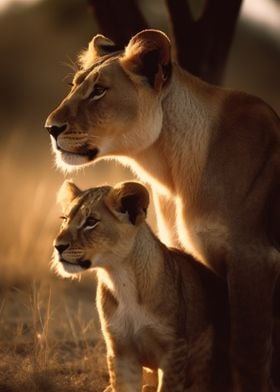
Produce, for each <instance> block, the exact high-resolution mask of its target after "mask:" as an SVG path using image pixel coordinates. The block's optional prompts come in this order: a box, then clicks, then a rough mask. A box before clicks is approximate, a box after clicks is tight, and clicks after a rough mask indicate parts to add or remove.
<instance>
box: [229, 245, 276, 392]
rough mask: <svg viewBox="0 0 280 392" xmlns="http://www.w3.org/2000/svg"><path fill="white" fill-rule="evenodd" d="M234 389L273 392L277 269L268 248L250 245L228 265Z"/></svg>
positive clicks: (235, 253)
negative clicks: (273, 336) (272, 354)
mask: <svg viewBox="0 0 280 392" xmlns="http://www.w3.org/2000/svg"><path fill="white" fill-rule="evenodd" d="M228 267H229V268H228V289H229V302H230V315H231V360H232V366H233V369H232V375H233V388H232V391H234V392H251V391H252V392H268V391H273V388H272V385H271V382H270V364H271V347H272V326H273V316H272V306H273V290H274V285H275V280H276V273H275V272H276V270H275V268H273V260H271V258H270V256H269V250H268V249H262V248H261V247H255V246H254V244H253V245H250V244H247V245H246V246H245V245H244V247H242V248H241V249H239V250H238V251H235V252H234V254H232V255H231V258H230V260H229V265H228Z"/></svg>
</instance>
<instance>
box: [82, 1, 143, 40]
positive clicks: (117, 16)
mask: <svg viewBox="0 0 280 392" xmlns="http://www.w3.org/2000/svg"><path fill="white" fill-rule="evenodd" d="M88 2H89V4H90V6H91V7H92V9H93V12H94V15H95V17H96V19H97V21H98V24H99V28H100V31H101V33H102V34H104V35H105V36H107V37H108V38H110V39H111V40H112V41H114V42H115V44H116V45H118V46H122V47H124V46H125V45H126V44H127V43H128V41H129V40H130V38H131V37H132V36H133V35H135V34H136V33H138V32H139V31H141V30H143V29H147V28H148V24H147V22H146V20H145V18H144V16H143V15H142V13H141V11H140V9H139V7H138V4H137V2H136V0H88Z"/></svg>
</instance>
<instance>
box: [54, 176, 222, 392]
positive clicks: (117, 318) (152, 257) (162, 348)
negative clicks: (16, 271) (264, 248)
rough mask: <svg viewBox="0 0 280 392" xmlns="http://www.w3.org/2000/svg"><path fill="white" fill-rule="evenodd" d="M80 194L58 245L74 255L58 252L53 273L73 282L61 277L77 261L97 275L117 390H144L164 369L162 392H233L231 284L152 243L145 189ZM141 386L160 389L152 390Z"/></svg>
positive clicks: (71, 202)
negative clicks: (145, 373) (146, 376)
mask: <svg viewBox="0 0 280 392" xmlns="http://www.w3.org/2000/svg"><path fill="white" fill-rule="evenodd" d="M77 189H78V188H77V187H76V186H74V184H72V183H66V185H64V186H63V190H62V191H61V192H60V195H61V197H60V200H62V206H63V210H64V211H66V219H67V220H66V223H64V224H63V225H62V228H61V232H60V234H59V235H58V237H57V239H56V240H55V243H54V244H55V246H56V247H57V249H59V246H61V245H68V247H67V249H66V250H64V251H63V252H58V251H56V252H55V260H54V266H55V268H56V269H57V270H58V271H59V272H60V274H62V275H63V276H65V275H64V272H63V270H65V271H66V273H67V275H68V274H69V273H71V271H70V270H69V264H68V263H67V262H70V263H72V265H75V268H76V270H73V273H79V272H81V271H83V268H82V267H81V266H79V262H80V261H81V260H90V262H91V265H90V266H88V267H87V269H88V268H89V269H91V268H93V269H96V270H97V278H98V288H97V299H96V301H97V309H98V313H99V316H100V320H101V326H102V332H103V335H104V338H105V341H106V345H107V357H108V368H109V372H110V380H111V390H112V391H117V392H137V391H140V390H141V387H142V370H143V367H148V368H150V369H151V370H153V371H159V385H158V387H157V389H156V390H157V391H160V392H167V391H169V392H177V391H178V392H184V391H186V390H188V391H192V392H209V391H212V390H213V391H221V392H225V390H226V388H227V383H228V382H229V380H228V378H227V377H228V374H227V370H228V369H227V352H226V347H227V328H228V326H227V317H228V315H227V296H226V286H225V284H224V283H223V281H222V280H221V279H220V278H218V277H217V276H216V275H215V274H214V273H212V272H210V271H209V270H207V269H206V268H205V267H204V266H203V265H202V264H199V263H197V262H196V261H195V260H194V259H193V258H192V257H191V256H189V255H187V254H184V253H182V252H179V251H176V250H172V249H168V248H166V247H165V245H163V244H162V243H161V242H160V241H159V240H158V239H157V238H156V237H155V236H154V234H153V233H152V232H151V230H150V228H149V227H148V225H147V224H146V223H145V211H146V209H147V207H148V203H149V198H148V193H147V191H146V189H145V188H144V187H143V186H142V185H140V184H138V183H133V182H130V183H123V184H121V185H119V186H117V187H115V188H110V187H101V188H92V189H90V190H87V191H84V192H81V191H79V192H77ZM72 191H74V193H73V197H72V199H71V197H70V198H69V195H71V192H72ZM63 192H65V193H66V198H63V197H62V195H63ZM65 200H66V204H65ZM89 216H91V217H95V218H97V217H98V220H99V222H98V224H97V225H96V226H95V227H94V228H93V229H92V230H87V226H85V222H87V218H88V217H89ZM70 267H71V266H70ZM217 339H218V340H217ZM218 368H219V375H218V374H216V371H217V369H218ZM143 388H144V389H143V390H145V391H148V390H153V389H152V386H151V385H150V386H148V385H146V386H145V387H143ZM107 390H110V389H107Z"/></svg>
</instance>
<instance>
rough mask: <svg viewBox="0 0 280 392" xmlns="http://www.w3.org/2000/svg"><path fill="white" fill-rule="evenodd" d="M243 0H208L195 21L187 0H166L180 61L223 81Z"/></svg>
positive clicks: (208, 77)
mask: <svg viewBox="0 0 280 392" xmlns="http://www.w3.org/2000/svg"><path fill="white" fill-rule="evenodd" d="M241 3H242V0H208V1H207V2H206V5H205V8H204V11H203V13H202V15H201V17H200V18H199V19H198V20H197V21H195V20H194V19H193V17H192V15H191V12H190V9H189V6H188V3H187V0H175V1H174V0H166V4H167V8H168V10H169V15H170V19H171V22H172V26H173V32H174V39H175V42H176V47H177V58H178V62H179V64H180V65H181V66H182V67H183V68H185V69H187V70H188V71H189V72H191V73H192V74H194V75H197V76H199V77H200V78H202V79H204V80H206V81H208V82H211V83H214V84H221V83H222V81H223V76H224V71H225V66H226V62H227V58H228V54H229V50H230V47H231V44H232V40H233V36H234V30H235V26H236V22H237V19H238V15H239V11H240V7H241Z"/></svg>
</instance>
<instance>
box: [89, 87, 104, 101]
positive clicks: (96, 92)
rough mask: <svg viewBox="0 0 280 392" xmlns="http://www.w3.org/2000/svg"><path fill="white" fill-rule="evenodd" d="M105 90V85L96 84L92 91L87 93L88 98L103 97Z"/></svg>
mask: <svg viewBox="0 0 280 392" xmlns="http://www.w3.org/2000/svg"><path fill="white" fill-rule="evenodd" d="M106 91H107V89H106V88H105V87H103V86H100V85H99V84H96V85H95V86H94V88H93V91H92V92H91V93H90V95H89V99H92V100H93V101H95V100H97V99H100V98H102V97H103V95H105V94H106Z"/></svg>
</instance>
